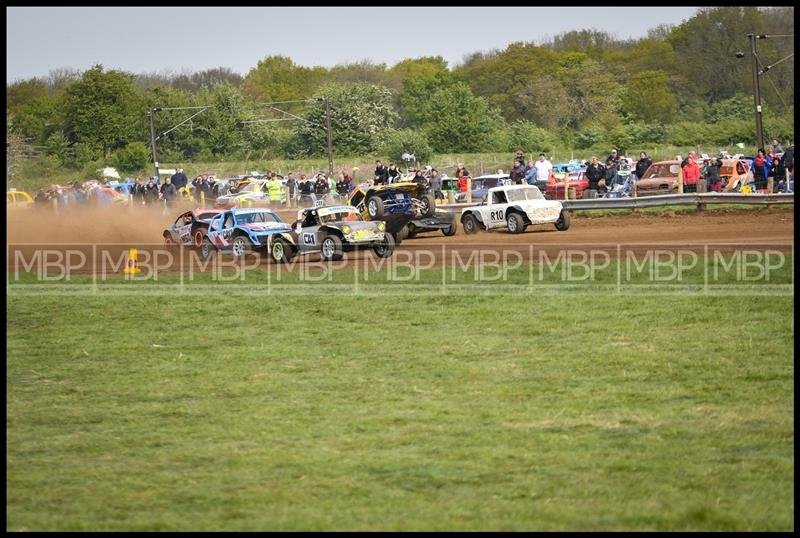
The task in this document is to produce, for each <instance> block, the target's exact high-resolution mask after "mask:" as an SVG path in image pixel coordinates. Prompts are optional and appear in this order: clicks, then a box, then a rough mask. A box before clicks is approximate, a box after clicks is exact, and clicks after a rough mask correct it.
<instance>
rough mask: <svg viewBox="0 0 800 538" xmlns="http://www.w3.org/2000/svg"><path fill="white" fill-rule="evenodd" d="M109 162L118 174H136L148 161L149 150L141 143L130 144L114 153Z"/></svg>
mask: <svg viewBox="0 0 800 538" xmlns="http://www.w3.org/2000/svg"><path fill="white" fill-rule="evenodd" d="M111 161H112V162H113V163H114V166H115V167H116V168H117V170H119V171H120V172H128V173H130V172H138V171H139V170H143V169H144V168H145V167H146V166H147V163H148V162H149V161H150V150H149V149H148V148H147V146H145V145H144V144H143V143H142V142H131V143H130V144H128V145H127V146H125V147H124V148H122V149H119V150H117V151H115V152H114V155H113V156H112V158H111Z"/></svg>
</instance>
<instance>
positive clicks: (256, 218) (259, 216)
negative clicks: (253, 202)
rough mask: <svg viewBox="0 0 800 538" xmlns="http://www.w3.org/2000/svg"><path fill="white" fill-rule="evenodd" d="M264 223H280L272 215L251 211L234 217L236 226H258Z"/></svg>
mask: <svg viewBox="0 0 800 538" xmlns="http://www.w3.org/2000/svg"><path fill="white" fill-rule="evenodd" d="M265 222H280V221H279V220H278V217H277V216H276V215H274V214H273V213H268V212H266V211H253V212H252V213H240V214H238V215H236V224H260V223H265Z"/></svg>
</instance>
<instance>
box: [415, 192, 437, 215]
mask: <svg viewBox="0 0 800 538" xmlns="http://www.w3.org/2000/svg"><path fill="white" fill-rule="evenodd" d="M419 201H420V205H421V206H422V207H421V208H420V211H419V212H420V214H421V215H422V216H423V217H432V216H433V215H434V214H436V198H434V196H433V195H432V194H423V195H422V196H420V197H419Z"/></svg>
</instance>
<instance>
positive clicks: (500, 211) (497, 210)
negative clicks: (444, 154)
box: [461, 185, 570, 234]
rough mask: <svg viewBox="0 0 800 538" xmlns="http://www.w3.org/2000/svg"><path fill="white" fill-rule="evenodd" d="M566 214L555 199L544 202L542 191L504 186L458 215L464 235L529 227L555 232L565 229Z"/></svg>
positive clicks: (513, 230)
mask: <svg viewBox="0 0 800 538" xmlns="http://www.w3.org/2000/svg"><path fill="white" fill-rule="evenodd" d="M569 223H570V217H569V212H568V211H566V210H564V208H563V206H562V205H561V202H559V201H558V200H546V199H545V197H544V196H543V195H542V192H541V191H540V190H539V189H538V188H537V187H534V186H530V185H507V186H503V187H495V188H493V189H489V190H488V191H487V192H486V196H485V197H484V199H483V201H482V202H481V203H480V204H479V205H477V206H473V207H468V208H465V209H464V210H463V211H462V212H461V225H462V226H463V227H464V233H467V234H474V233H476V232H477V231H478V230H494V229H496V228H507V229H508V231H509V232H511V233H512V234H519V233H522V232H524V231H525V228H526V227H527V226H528V225H531V224H555V226H556V230H559V231H562V232H563V231H564V230H566V229H568V228H569Z"/></svg>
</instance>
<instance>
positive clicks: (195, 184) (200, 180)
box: [192, 176, 203, 202]
mask: <svg viewBox="0 0 800 538" xmlns="http://www.w3.org/2000/svg"><path fill="white" fill-rule="evenodd" d="M202 184H203V176H197V177H196V178H194V179H193V180H192V187H194V199H195V200H196V201H197V202H200V192H202V191H201V189H200V187H201V186H202Z"/></svg>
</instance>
